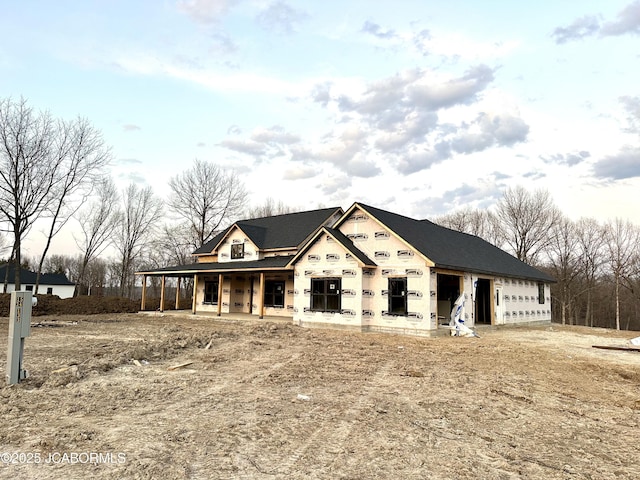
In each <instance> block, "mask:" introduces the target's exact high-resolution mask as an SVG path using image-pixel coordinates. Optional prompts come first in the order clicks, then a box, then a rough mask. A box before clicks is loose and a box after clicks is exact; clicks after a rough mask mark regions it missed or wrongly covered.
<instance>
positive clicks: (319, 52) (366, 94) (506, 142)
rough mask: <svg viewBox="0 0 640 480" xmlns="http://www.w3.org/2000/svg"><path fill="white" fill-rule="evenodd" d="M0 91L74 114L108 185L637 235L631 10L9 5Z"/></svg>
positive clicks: (244, 1) (638, 175) (201, 0)
mask: <svg viewBox="0 0 640 480" xmlns="http://www.w3.org/2000/svg"><path fill="white" fill-rule="evenodd" d="M3 3H4V5H3V8H2V15H1V16H0V29H1V31H2V32H3V35H2V42H0V95H1V96H3V97H7V96H12V97H15V98H19V97H20V96H23V97H25V98H26V99H27V100H28V101H29V104H30V105H31V106H33V107H36V108H37V109H46V110H49V111H50V112H51V113H52V114H53V115H55V116H58V117H63V118H73V117H75V116H78V115H80V116H83V117H87V118H88V119H89V120H90V121H91V122H92V123H93V125H94V126H95V127H97V128H98V129H100V130H101V131H102V132H103V135H104V137H105V140H106V142H107V143H108V144H109V145H111V146H112V148H113V152H114V159H115V160H114V165H113V176H114V178H115V179H116V180H117V182H118V184H119V185H120V186H125V185H127V184H128V183H129V182H132V181H133V182H137V183H139V184H141V185H152V186H153V187H154V188H155V189H156V191H157V193H158V195H160V196H166V194H167V191H168V190H167V189H168V187H167V183H168V179H169V178H170V177H171V176H172V175H175V174H177V173H179V172H180V171H182V170H184V169H186V168H188V167H189V166H190V165H191V164H192V162H193V160H194V159H196V158H197V159H201V160H208V161H213V162H216V163H217V164H219V165H220V166H222V167H224V168H233V169H235V170H236V171H237V172H238V174H239V175H240V176H241V178H242V179H243V181H244V183H245V185H246V187H247V189H248V190H249V191H250V192H251V199H250V203H251V204H253V205H256V204H259V203H262V202H263V201H264V200H265V199H266V198H267V197H272V198H273V199H275V200H276V201H279V200H282V201H283V202H284V203H285V204H287V205H291V206H293V207H297V208H316V207H317V206H319V205H322V206H342V207H345V208H346V207H348V206H349V205H351V203H352V202H354V201H362V202H365V203H369V204H372V205H375V206H378V207H381V208H388V209H390V210H393V211H396V212H399V213H403V214H406V215H409V216H414V217H419V218H423V217H432V216H436V215H440V214H443V213H446V212H450V211H453V210H455V209H456V208H460V207H463V206H471V207H478V208H490V207H491V206H492V205H494V204H495V202H496V201H497V199H498V198H500V196H501V194H502V191H503V190H504V189H505V188H506V187H508V186H514V185H523V186H525V187H526V188H530V189H536V188H545V189H548V190H549V191H550V192H551V194H552V196H553V198H554V199H555V201H556V203H557V204H558V206H559V207H560V208H561V209H562V210H563V211H564V212H565V213H566V214H567V215H569V216H570V217H572V218H578V217H580V216H593V217H596V218H598V219H601V220H602V219H606V218H612V217H614V216H620V217H623V218H629V219H631V220H632V221H634V222H636V223H640V200H639V198H640V195H638V192H640V68H639V67H640V65H639V64H640V0H635V1H629V0H608V1H607V2H603V1H602V0H598V1H593V0H581V1H579V2H578V1H564V2H558V1H555V0H554V1H546V0H540V1H537V2H515V1H508V0H502V1H498V0H485V1H477V0H449V1H447V2H440V1H430V0H394V1H383V0H379V1H377V0H348V1H344V0H342V1H334V0H325V1H322V2H319V1H302V0H301V1H297V0H295V1H294V0H285V1H280V0H276V1H271V0H264V1H263V0H136V1H131V0H83V1H81V0H76V1H67V0H58V1H56V2H52V1H48V0H30V1H20V2H17V1H12V2H9V1H5V2H3Z"/></svg>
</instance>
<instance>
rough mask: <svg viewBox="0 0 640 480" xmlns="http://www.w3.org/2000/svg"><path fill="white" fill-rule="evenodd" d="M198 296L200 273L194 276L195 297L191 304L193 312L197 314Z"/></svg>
mask: <svg viewBox="0 0 640 480" xmlns="http://www.w3.org/2000/svg"><path fill="white" fill-rule="evenodd" d="M197 298H198V274H197V273H196V274H195V275H194V276H193V299H192V302H191V303H192V305H191V313H193V314H194V315H195V314H196V303H197V302H196V299H197Z"/></svg>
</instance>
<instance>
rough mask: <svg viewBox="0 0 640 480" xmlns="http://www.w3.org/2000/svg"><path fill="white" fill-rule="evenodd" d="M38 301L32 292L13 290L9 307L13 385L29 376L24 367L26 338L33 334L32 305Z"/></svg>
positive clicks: (10, 377) (9, 366)
mask: <svg viewBox="0 0 640 480" xmlns="http://www.w3.org/2000/svg"><path fill="white" fill-rule="evenodd" d="M32 302H33V303H34V304H35V303H37V299H36V298H33V296H32V294H31V292H22V291H20V292H11V307H10V309H9V345H8V348H7V383H8V384H9V385H13V384H15V383H18V382H19V381H20V380H24V379H25V378H27V377H28V373H27V371H26V370H23V368H22V353H23V351H24V339H25V338H26V337H28V336H29V335H30V334H31V306H32Z"/></svg>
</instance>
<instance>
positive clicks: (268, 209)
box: [247, 197, 298, 218]
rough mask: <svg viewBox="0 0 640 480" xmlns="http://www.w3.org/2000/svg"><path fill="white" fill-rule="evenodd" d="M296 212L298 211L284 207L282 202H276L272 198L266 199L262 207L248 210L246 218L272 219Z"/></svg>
mask: <svg viewBox="0 0 640 480" xmlns="http://www.w3.org/2000/svg"><path fill="white" fill-rule="evenodd" d="M296 211H298V209H296V208H293V207H290V206H288V205H285V204H284V202H283V201H282V200H279V201H277V202H276V201H275V200H274V199H273V198H272V197H267V199H266V200H265V201H264V203H263V204H262V205H258V206H257V207H253V208H252V209H250V210H249V214H248V215H247V218H261V217H272V216H274V215H284V214H286V213H293V212H296Z"/></svg>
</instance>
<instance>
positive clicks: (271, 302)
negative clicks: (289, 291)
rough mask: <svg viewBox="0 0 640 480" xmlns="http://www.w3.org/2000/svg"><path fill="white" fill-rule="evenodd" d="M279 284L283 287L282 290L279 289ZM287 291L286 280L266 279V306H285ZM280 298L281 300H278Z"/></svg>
mask: <svg viewBox="0 0 640 480" xmlns="http://www.w3.org/2000/svg"><path fill="white" fill-rule="evenodd" d="M278 286H280V287H282V288H281V291H278V289H277V287H278ZM285 292H286V290H285V282H284V280H266V281H265V282H264V306H265V307H274V308H284V298H285ZM280 299H281V301H280V302H278V300H280Z"/></svg>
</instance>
